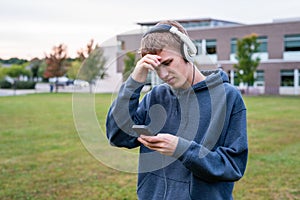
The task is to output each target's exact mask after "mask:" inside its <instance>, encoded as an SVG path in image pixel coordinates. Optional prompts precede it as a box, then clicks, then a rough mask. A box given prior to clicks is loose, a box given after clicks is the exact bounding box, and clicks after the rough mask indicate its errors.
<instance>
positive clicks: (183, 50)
mask: <svg viewBox="0 0 300 200" xmlns="http://www.w3.org/2000/svg"><path fill="white" fill-rule="evenodd" d="M181 53H182V56H183V58H184V60H185V61H188V62H194V56H192V55H191V54H190V52H189V48H188V46H187V45H186V44H185V43H184V42H183V43H182V46H181Z"/></svg>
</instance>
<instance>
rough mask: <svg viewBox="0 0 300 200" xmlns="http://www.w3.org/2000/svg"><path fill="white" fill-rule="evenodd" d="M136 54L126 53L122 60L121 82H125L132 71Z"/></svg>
mask: <svg viewBox="0 0 300 200" xmlns="http://www.w3.org/2000/svg"><path fill="white" fill-rule="evenodd" d="M136 62H137V61H136V54H135V53H134V52H127V53H126V57H125V58H124V70H123V80H124V81H125V80H127V78H128V77H129V76H130V73H131V72H132V71H133V69H134V67H135V65H136Z"/></svg>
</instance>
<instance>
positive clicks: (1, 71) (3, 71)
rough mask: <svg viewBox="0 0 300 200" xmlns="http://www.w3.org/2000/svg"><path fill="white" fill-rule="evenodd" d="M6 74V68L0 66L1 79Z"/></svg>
mask: <svg viewBox="0 0 300 200" xmlns="http://www.w3.org/2000/svg"><path fill="white" fill-rule="evenodd" d="M5 76H6V68H3V67H1V66H0V80H2V79H4V77H5Z"/></svg>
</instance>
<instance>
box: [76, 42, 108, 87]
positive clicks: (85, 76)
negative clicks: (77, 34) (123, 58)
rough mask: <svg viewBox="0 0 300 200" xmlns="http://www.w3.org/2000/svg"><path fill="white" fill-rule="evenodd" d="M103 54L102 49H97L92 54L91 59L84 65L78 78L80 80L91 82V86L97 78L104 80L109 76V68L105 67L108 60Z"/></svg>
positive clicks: (85, 61)
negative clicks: (107, 71)
mask: <svg viewBox="0 0 300 200" xmlns="http://www.w3.org/2000/svg"><path fill="white" fill-rule="evenodd" d="M103 53H104V52H103V49H102V48H101V47H97V48H96V49H94V50H93V51H92V52H91V53H90V55H89V57H88V58H86V59H85V60H84V61H83V63H82V67H81V68H80V72H79V74H78V76H77V77H78V79H81V80H84V81H87V82H89V83H90V86H91V84H93V83H94V81H95V80H96V79H97V78H99V79H104V78H105V77H106V76H107V73H106V70H107V68H106V67H105V64H106V58H105V57H104V55H103Z"/></svg>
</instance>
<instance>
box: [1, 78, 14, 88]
mask: <svg viewBox="0 0 300 200" xmlns="http://www.w3.org/2000/svg"><path fill="white" fill-rule="evenodd" d="M0 88H3V89H10V88H12V84H11V83H10V82H8V81H6V80H1V81H0Z"/></svg>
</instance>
